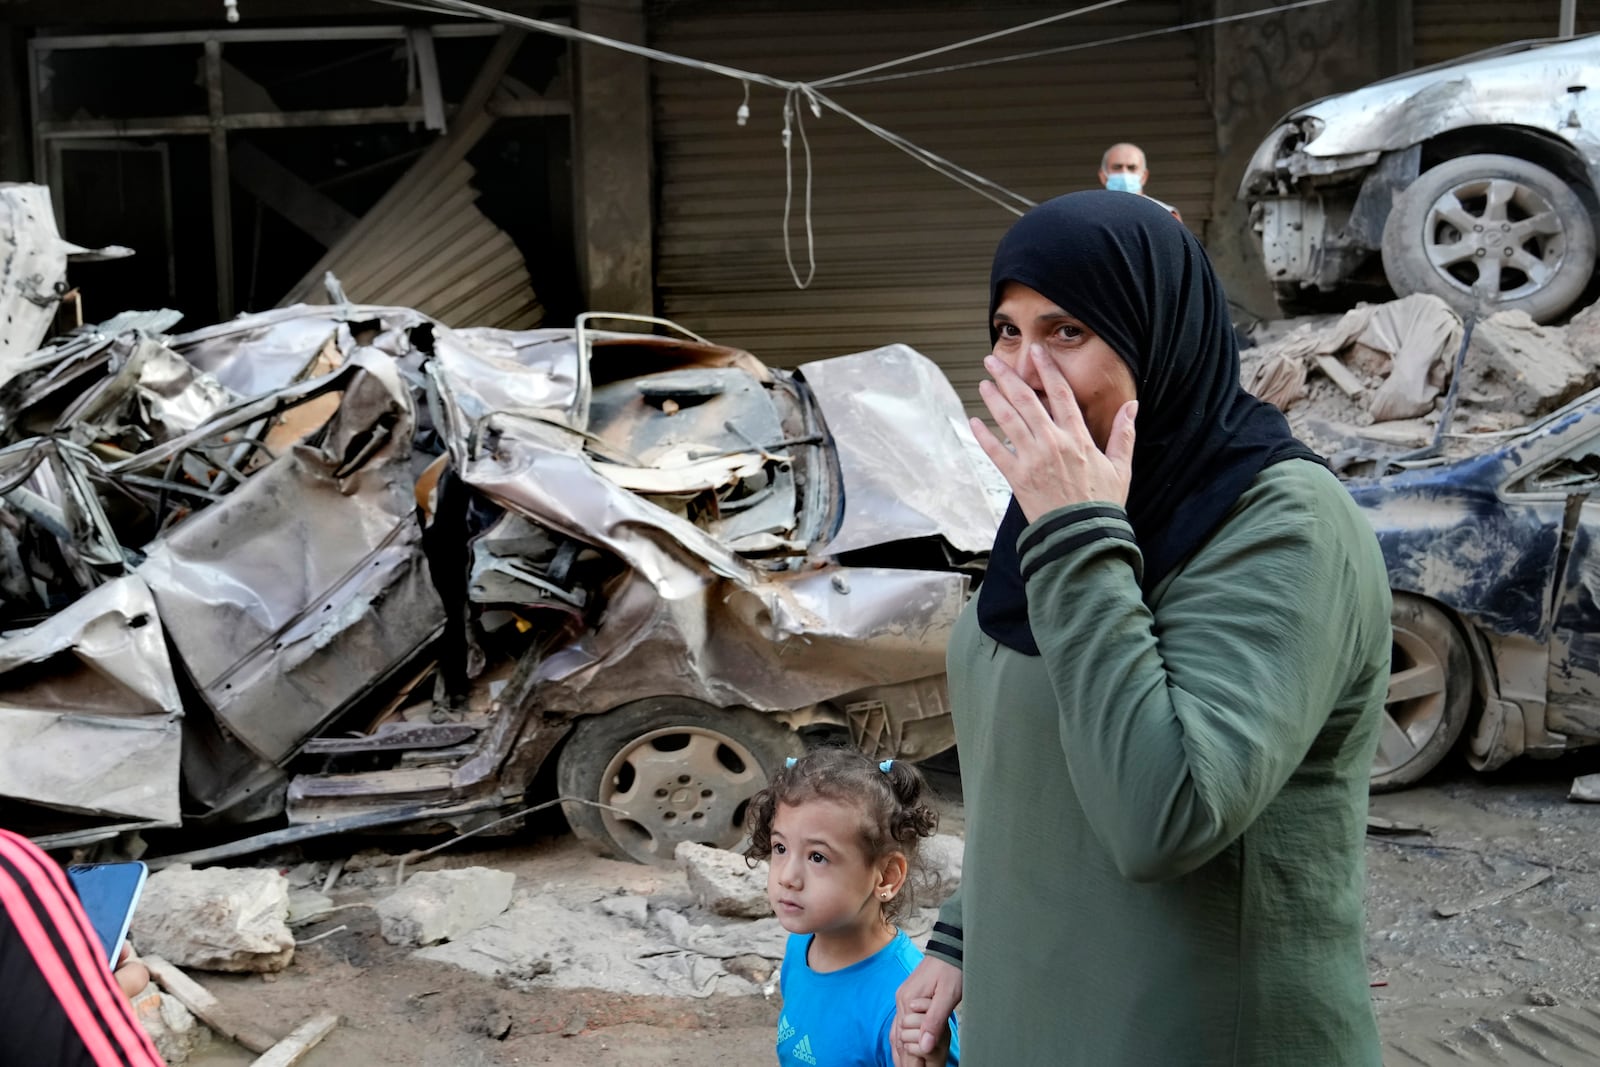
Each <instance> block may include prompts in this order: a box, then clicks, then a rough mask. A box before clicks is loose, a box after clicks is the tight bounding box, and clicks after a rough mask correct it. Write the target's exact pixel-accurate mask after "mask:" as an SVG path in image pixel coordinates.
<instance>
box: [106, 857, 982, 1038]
mask: <svg viewBox="0 0 1600 1067" xmlns="http://www.w3.org/2000/svg"><path fill="white" fill-rule="evenodd" d="M961 849H962V842H961V838H959V837H956V836H953V835H948V834H940V835H936V836H935V837H933V838H931V839H930V840H928V841H926V842H924V845H923V848H922V861H923V869H922V870H921V871H920V872H919V873H918V879H917V882H916V884H915V887H914V888H915V891H916V898H915V899H916V904H917V909H916V910H915V911H914V912H913V913H912V914H910V915H906V916H903V917H902V920H903V922H902V925H903V926H904V928H905V929H906V931H907V932H908V933H909V934H911V935H912V936H914V937H917V938H919V939H920V938H921V937H922V936H925V935H926V934H927V932H928V931H929V930H930V929H931V928H932V925H933V922H934V920H935V918H936V916H937V911H936V910H935V909H936V908H937V906H938V905H939V904H940V903H942V902H943V901H944V900H946V899H948V898H949V896H950V895H951V894H952V893H954V892H955V890H956V889H957V888H959V886H960V883H961ZM417 856H418V857H419V858H420V856H421V854H420V853H419V854H417ZM397 859H398V860H399V863H398V864H397V863H396V860H397ZM404 861H405V857H395V856H391V855H388V854H386V853H382V852H379V851H376V850H373V851H370V852H366V853H359V854H357V855H356V856H353V857H350V858H348V859H344V860H336V861H334V862H333V863H332V864H326V863H314V862H313V863H302V864H299V865H297V866H294V867H290V868H287V869H283V870H280V869H277V868H271V867H267V868H225V867H208V868H203V869H196V868H192V867H190V866H188V865H187V864H181V863H179V864H172V865H170V866H168V867H166V868H164V869H162V870H160V871H158V872H156V873H155V874H153V875H151V877H150V880H149V882H148V884H147V886H146V890H145V893H144V896H143V898H142V900H141V902H140V905H139V909H138V911H137V912H136V913H135V915H134V920H133V927H132V929H131V931H130V939H131V940H132V942H133V944H135V945H136V946H137V947H138V950H139V951H140V952H141V953H142V954H143V959H144V962H145V963H146V964H147V966H149V968H150V970H151V974H152V978H153V982H152V985H151V986H150V988H148V989H147V990H146V991H145V992H144V993H142V994H141V995H140V996H139V997H137V998H136V1000H135V1008H136V1011H137V1014H138V1015H139V1018H140V1020H141V1022H143V1023H144V1025H145V1027H146V1029H147V1030H148V1031H149V1032H150V1034H151V1036H152V1037H153V1038H154V1040H155V1041H156V1043H157V1047H158V1049H159V1051H160V1052H161V1053H162V1055H163V1056H164V1057H165V1058H166V1060H167V1062H168V1063H170V1064H174V1065H176V1064H181V1063H183V1062H185V1061H186V1060H187V1059H189V1058H190V1057H192V1056H194V1055H195V1054H196V1053H198V1052H200V1051H201V1050H203V1049H205V1048H206V1047H207V1046H208V1045H210V1044H211V1043H212V1042H213V1041H214V1040H216V1035H221V1036H222V1037H223V1038H226V1039H227V1040H231V1041H233V1042H235V1043H236V1044H239V1045H242V1046H244V1047H245V1048H247V1049H250V1050H252V1051H256V1052H262V1053H264V1052H266V1051H267V1050H268V1049H272V1048H277V1047H286V1046H288V1044H289V1043H290V1042H291V1041H307V1040H308V1038H307V1037H306V1036H305V1035H310V1034H313V1033H314V1034H316V1036H315V1037H314V1038H309V1041H310V1042H311V1043H314V1042H315V1040H320V1038H321V1036H323V1035H325V1034H326V1033H327V1031H328V1030H330V1029H331V1028H332V1027H333V1025H335V1024H336V1021H337V1020H336V1019H335V1017H333V1016H331V1015H327V1014H321V1015H315V1016H313V1017H312V1018H310V1019H308V1020H307V1022H306V1024H305V1025H304V1026H303V1027H301V1028H299V1029H298V1030H296V1032H295V1033H294V1034H291V1035H289V1036H288V1037H284V1038H281V1039H280V1038H278V1037H277V1036H276V1035H274V1034H272V1033H269V1032H267V1031H266V1030H265V1029H264V1028H262V1027H261V1026H260V1025H259V1024H258V1023H256V1022H254V1021H253V1020H252V1019H251V1018H250V1017H249V1013H248V1012H240V1011H238V1010H236V1009H237V1005H236V1004H235V1005H234V1007H233V1008H230V1007H228V1006H224V1005H223V1004H221V1003H219V1002H218V1001H217V999H216V998H215V997H214V996H213V995H212V994H211V993H210V992H209V991H207V990H206V988H205V987H204V986H203V985H202V984H200V983H199V982H196V981H195V980H194V979H193V978H191V977H190V976H189V975H188V974H187V973H185V972H186V971H187V970H193V971H208V972H214V973H233V974H261V975H263V976H267V977H269V978H270V977H271V976H272V975H276V974H280V973H282V972H283V971H285V970H287V969H288V968H290V967H291V966H293V965H294V961H295V954H296V951H297V950H298V949H299V948H300V947H302V946H307V945H312V944H316V943H318V942H323V941H328V942H330V943H332V944H335V945H339V944H340V943H341V942H342V943H343V947H342V948H340V949H338V951H344V950H345V949H347V948H349V946H350V945H351V944H352V943H353V940H355V939H361V938H372V939H378V938H381V939H382V941H384V942H387V943H388V944H389V945H392V946H395V948H396V949H399V950H403V951H404V952H406V953H408V954H409V955H410V957H411V958H414V959H417V960H422V961H431V962H435V963H444V964H448V965H450V966H453V967H459V968H461V969H462V970H465V971H468V972H471V973H473V974H477V975H480V976H482V977H484V978H488V979H492V980H494V981H495V982H496V983H498V984H499V985H502V986H505V987H508V988H513V989H520V990H524V991H529V992H533V991H537V990H539V989H552V988H554V989H594V990H601V991H604V992H608V993H617V994H626V995H634V996H665V997H694V998H706V997H710V996H712V995H713V994H726V995H743V996H753V995H765V996H771V995H772V994H773V993H774V992H775V991H776V988H777V968H778V964H779V963H780V962H781V961H782V959H783V954H784V948H785V944H786V939H787V937H788V935H787V933H786V932H785V931H784V930H783V928H782V927H781V926H780V925H779V924H778V920H777V919H775V918H774V917H773V916H772V909H771V907H770V905H769V903H768V901H767V890H766V883H767V871H766V865H765V864H756V865H755V866H753V867H752V866H751V865H750V864H748V863H747V862H746V861H745V859H744V857H743V856H742V855H739V854H738V853H734V852H728V851H724V850H722V849H716V848H710V847H707V846H704V845H697V844H691V843H685V844H681V845H679V846H678V850H677V866H678V869H677V870H676V871H671V870H664V869H659V868H658V869H654V870H653V873H652V874H650V876H649V877H648V879H647V880H646V881H643V882H640V881H638V880H635V882H634V884H632V885H629V886H623V887H616V888H611V889H597V888H596V886H595V884H594V883H593V882H591V883H590V884H586V885H567V884H556V883H549V882H546V883H544V884H543V885H539V886H537V887H535V886H531V885H518V884H517V877H516V875H515V874H513V873H512V872H510V871H503V870H497V869H494V868H490V867H482V866H466V867H444V866H440V865H441V864H443V863H445V862H447V861H446V860H443V859H432V860H428V861H427V863H426V865H427V866H428V867H429V869H426V870H417V871H414V872H413V873H410V874H409V875H407V874H406V868H405V866H404ZM637 870H638V871H640V872H641V878H645V875H646V872H651V871H652V869H651V868H644V867H640V868H637ZM397 882H399V883H400V884H398V885H397V884H396V883H397ZM646 886H648V887H649V888H648V889H646ZM333 939H339V940H337V941H335V940H333ZM512 1025H513V1022H512V1020H511V1019H509V1018H506V1019H505V1020H504V1026H503V1027H501V1028H498V1029H497V1030H496V1031H491V1032H490V1034H489V1036H491V1037H495V1038H498V1039H504V1038H505V1037H506V1036H507V1032H508V1031H509V1029H510V1027H511V1026H512ZM302 1031H304V1034H302V1033H301V1032H302ZM319 1031H320V1032H319ZM296 1035H300V1036H296ZM262 1062H268V1061H266V1060H263V1061H262ZM286 1062H287V1061H286Z"/></svg>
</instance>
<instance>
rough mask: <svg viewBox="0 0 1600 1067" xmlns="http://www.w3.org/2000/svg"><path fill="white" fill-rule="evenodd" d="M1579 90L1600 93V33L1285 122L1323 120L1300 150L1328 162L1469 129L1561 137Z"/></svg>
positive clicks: (1344, 97)
mask: <svg viewBox="0 0 1600 1067" xmlns="http://www.w3.org/2000/svg"><path fill="white" fill-rule="evenodd" d="M1572 86H1587V87H1588V89H1587V91H1588V92H1591V93H1600V35H1596V34H1591V35H1588V36H1584V37H1579V38H1575V39H1573V40H1570V41H1562V42H1560V43H1556V44H1534V45H1532V46H1530V47H1525V48H1522V49H1520V50H1516V51H1507V50H1500V51H1497V52H1495V53H1493V54H1488V55H1484V56H1481V57H1479V58H1475V59H1468V60H1466V61H1463V62H1459V63H1451V64H1446V65H1442V66H1436V67H1429V68H1427V69H1425V70H1421V71H1417V72H1414V73H1411V74H1407V75H1404V76H1402V77H1398V78H1391V79H1388V80H1385V81H1381V82H1377V83H1375V84H1372V85H1368V86H1365V87H1364V88H1361V89H1357V90H1355V91H1353V92H1349V93H1342V94H1339V95H1337V96H1329V97H1325V98H1323V99H1321V100H1317V101H1315V102H1313V103H1310V104H1306V105H1304V106H1302V107H1299V108H1297V109H1295V110H1294V111H1293V112H1291V113H1290V114H1289V115H1288V116H1286V118H1285V121H1286V122H1297V121H1299V120H1302V119H1307V118H1314V119H1317V120H1319V121H1320V122H1321V123H1322V124H1323V129H1322V131H1321V132H1320V133H1319V134H1318V135H1317V136H1316V137H1315V138H1313V139H1312V140H1310V141H1309V142H1308V143H1305V144H1303V145H1302V146H1301V151H1303V152H1305V153H1307V154H1308V155H1312V156H1319V157H1324V158H1327V157H1336V156H1345V155H1355V154H1358V153H1363V152H1373V151H1391V150H1394V149H1398V148H1405V147H1407V146H1409V145H1413V144H1416V143H1417V142H1419V141H1422V140H1426V139H1427V138H1429V137H1432V136H1434V135H1435V134H1438V133H1440V132H1443V131H1445V130H1450V129H1457V128H1460V127H1462V126H1469V125H1478V124H1493V125H1514V126H1529V127H1533V128H1536V129H1542V130H1547V131H1557V130H1560V129H1563V128H1564V125H1565V123H1566V118H1567V115H1568V113H1569V112H1570V111H1571V109H1572V107H1573V104H1574V94H1572V93H1570V92H1568V89H1569V87H1572Z"/></svg>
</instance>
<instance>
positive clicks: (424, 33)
mask: <svg viewBox="0 0 1600 1067" xmlns="http://www.w3.org/2000/svg"><path fill="white" fill-rule="evenodd" d="M406 41H407V43H408V44H409V45H410V46H411V54H412V56H414V57H415V59H416V63H417V81H418V83H419V84H420V85H421V87H422V125H423V126H424V127H425V128H426V129H430V130H436V131H439V132H441V133H442V132H443V131H444V128H445V123H444V90H443V89H441V88H440V87H439V57H438V56H437V55H436V54H435V53H434V51H433V35H432V34H431V33H429V32H428V30H427V28H426V27H424V26H417V27H414V28H412V29H408V30H407V31H406Z"/></svg>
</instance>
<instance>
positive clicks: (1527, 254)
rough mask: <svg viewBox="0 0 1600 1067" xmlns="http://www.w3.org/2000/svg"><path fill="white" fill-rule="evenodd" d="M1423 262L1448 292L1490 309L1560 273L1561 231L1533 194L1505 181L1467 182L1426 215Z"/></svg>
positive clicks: (1557, 221)
mask: <svg viewBox="0 0 1600 1067" xmlns="http://www.w3.org/2000/svg"><path fill="white" fill-rule="evenodd" d="M1423 244H1424V246H1425V248H1426V251H1427V254H1428V262H1429V263H1431V264H1432V265H1433V268H1434V270H1436V271H1438V273H1439V276H1440V277H1441V278H1444V279H1445V280H1446V281H1447V282H1449V283H1450V285H1452V286H1453V287H1455V288H1457V289H1460V290H1462V291H1463V292H1468V293H1470V292H1474V291H1475V290H1476V289H1477V288H1478V287H1480V286H1481V287H1482V288H1483V289H1484V291H1485V292H1486V293H1487V295H1488V298H1489V299H1490V300H1491V301H1505V300H1517V299H1520V298H1522V297H1525V296H1531V295H1532V294H1534V293H1536V292H1538V291H1539V290H1540V289H1542V288H1544V286H1546V285H1548V284H1549V283H1550V280H1551V279H1552V278H1554V277H1555V275H1556V272H1557V271H1558V270H1560V269H1561V259H1562V256H1563V255H1564V254H1565V252H1566V229H1565V227H1563V225H1562V223H1561V216H1560V215H1558V214H1557V213H1556V210H1555V208H1553V207H1551V205H1550V203H1549V201H1547V200H1546V199H1545V198H1544V197H1543V196H1541V195H1540V194H1539V193H1537V192H1536V191H1534V190H1533V189H1530V188H1529V187H1527V186H1525V185H1522V184H1520V183H1519V182H1515V181H1512V180H1511V179H1509V178H1474V179H1473V180H1471V181H1467V182H1462V183H1461V184H1460V185H1457V186H1456V187H1455V188H1453V189H1450V190H1448V191H1446V192H1445V193H1444V194H1443V195H1442V196H1440V197H1439V199H1437V200H1435V201H1434V202H1433V206H1432V207H1431V208H1429V209H1428V218H1427V221H1426V223H1425V224H1424V230H1423Z"/></svg>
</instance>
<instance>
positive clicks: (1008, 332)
mask: <svg viewBox="0 0 1600 1067" xmlns="http://www.w3.org/2000/svg"><path fill="white" fill-rule="evenodd" d="M995 333H997V334H999V335H1000V336H1001V337H1007V338H1010V337H1016V336H1017V328H1016V326H1015V325H1013V324H1012V323H1009V322H1001V323H996V324H995Z"/></svg>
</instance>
